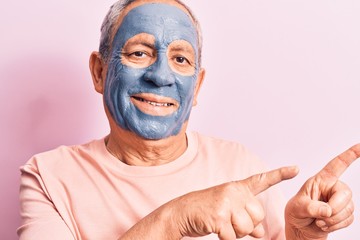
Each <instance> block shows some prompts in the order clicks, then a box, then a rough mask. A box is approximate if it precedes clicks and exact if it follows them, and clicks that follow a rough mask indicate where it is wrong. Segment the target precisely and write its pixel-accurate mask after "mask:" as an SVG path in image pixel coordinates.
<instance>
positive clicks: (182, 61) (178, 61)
mask: <svg viewBox="0 0 360 240" xmlns="http://www.w3.org/2000/svg"><path fill="white" fill-rule="evenodd" d="M175 61H176V62H177V63H181V64H183V63H186V62H187V63H188V62H189V61H188V60H187V59H186V58H184V57H176V58H175Z"/></svg>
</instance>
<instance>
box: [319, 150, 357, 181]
mask: <svg viewBox="0 0 360 240" xmlns="http://www.w3.org/2000/svg"><path fill="white" fill-rule="evenodd" d="M359 157H360V143H359V144H356V145H354V146H352V147H351V148H349V149H348V150H346V151H345V152H343V153H341V154H340V155H338V156H337V157H335V158H334V159H333V160H331V161H330V162H329V163H328V164H326V166H325V167H324V168H323V169H322V170H321V171H320V172H319V173H318V174H319V175H321V176H323V177H325V178H336V179H337V178H339V177H340V176H341V174H342V173H343V172H345V170H346V169H347V168H348V167H349V166H350V165H351V164H352V163H353V162H354V161H355V160H356V159H358V158H359Z"/></svg>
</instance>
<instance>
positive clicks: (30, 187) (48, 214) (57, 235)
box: [17, 164, 75, 240]
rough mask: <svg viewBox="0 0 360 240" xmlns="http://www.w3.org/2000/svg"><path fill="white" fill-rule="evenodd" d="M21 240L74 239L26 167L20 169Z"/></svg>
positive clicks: (34, 173)
mask: <svg viewBox="0 0 360 240" xmlns="http://www.w3.org/2000/svg"><path fill="white" fill-rule="evenodd" d="M20 215H21V226H20V227H19V228H18V230H17V233H18V236H19V239H20V240H30V239H37V240H48V239H52V240H67V239H69V240H70V239H71V240H73V239H75V238H74V236H73V234H72V233H71V231H70V229H69V228H68V226H67V225H66V223H65V222H64V220H63V219H62V218H61V216H60V215H59V213H58V211H57V210H56V208H55V206H54V204H53V203H52V201H51V198H50V196H49V194H48V193H47V191H46V187H45V185H44V183H43V181H42V179H41V176H40V175H39V173H38V172H37V170H36V168H35V167H33V166H32V165H30V164H27V165H25V166H23V167H22V168H21V184H20Z"/></svg>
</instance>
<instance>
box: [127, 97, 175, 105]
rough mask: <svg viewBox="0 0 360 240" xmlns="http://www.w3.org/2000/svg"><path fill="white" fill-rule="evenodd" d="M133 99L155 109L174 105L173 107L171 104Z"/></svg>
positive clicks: (139, 98) (138, 98)
mask: <svg viewBox="0 0 360 240" xmlns="http://www.w3.org/2000/svg"><path fill="white" fill-rule="evenodd" d="M133 98H134V99H136V100H137V101H140V102H145V103H148V104H151V105H153V106H156V107H171V106H174V105H175V104H173V103H159V102H153V101H149V100H146V99H144V98H141V97H133Z"/></svg>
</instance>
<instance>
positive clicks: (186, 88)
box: [178, 74, 197, 101]
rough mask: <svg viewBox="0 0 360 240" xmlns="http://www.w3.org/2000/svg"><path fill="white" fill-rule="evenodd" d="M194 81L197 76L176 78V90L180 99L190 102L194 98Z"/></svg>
mask: <svg viewBox="0 0 360 240" xmlns="http://www.w3.org/2000/svg"><path fill="white" fill-rule="evenodd" d="M196 79H197V74H194V75H193V76H189V77H185V76H181V77H179V78H178V80H179V81H178V89H179V93H180V95H181V98H182V99H184V100H188V101H190V100H191V99H192V98H193V97H194V92H195V84H196Z"/></svg>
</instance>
